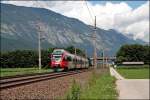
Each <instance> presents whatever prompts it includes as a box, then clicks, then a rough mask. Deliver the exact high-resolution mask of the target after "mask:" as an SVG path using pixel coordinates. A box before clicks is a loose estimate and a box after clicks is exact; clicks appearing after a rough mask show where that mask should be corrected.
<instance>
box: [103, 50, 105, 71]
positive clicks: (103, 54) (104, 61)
mask: <svg viewBox="0 0 150 100" xmlns="http://www.w3.org/2000/svg"><path fill="white" fill-rule="evenodd" d="M104 60H105V58H104V49H103V68H104V62H105V61H104Z"/></svg>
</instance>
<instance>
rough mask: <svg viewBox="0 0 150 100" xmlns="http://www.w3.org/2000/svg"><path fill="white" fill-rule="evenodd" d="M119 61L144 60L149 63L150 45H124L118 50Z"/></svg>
mask: <svg viewBox="0 0 150 100" xmlns="http://www.w3.org/2000/svg"><path fill="white" fill-rule="evenodd" d="M116 57H117V63H122V62H124V61H129V62H132V61H135V62H138V61H143V62H144V63H145V64H149V63H150V62H149V57H150V47H149V46H148V45H145V46H143V45H139V44H132V45H123V46H122V47H121V48H120V49H119V51H118V52H117V56H116Z"/></svg>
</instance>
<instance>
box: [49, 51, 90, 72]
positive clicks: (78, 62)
mask: <svg viewBox="0 0 150 100" xmlns="http://www.w3.org/2000/svg"><path fill="white" fill-rule="evenodd" d="M50 66H51V68H52V69H58V68H60V69H64V70H68V69H75V68H88V67H89V62H88V59H87V58H84V57H81V56H76V55H74V54H71V53H69V52H67V51H66V50H64V49H54V51H53V53H52V54H51V62H50Z"/></svg>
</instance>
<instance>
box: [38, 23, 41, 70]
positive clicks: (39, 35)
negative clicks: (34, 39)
mask: <svg viewBox="0 0 150 100" xmlns="http://www.w3.org/2000/svg"><path fill="white" fill-rule="evenodd" d="M38 27H39V32H38V37H39V39H38V40H39V43H38V45H39V47H38V49H39V70H41V27H40V25H39V26H38Z"/></svg>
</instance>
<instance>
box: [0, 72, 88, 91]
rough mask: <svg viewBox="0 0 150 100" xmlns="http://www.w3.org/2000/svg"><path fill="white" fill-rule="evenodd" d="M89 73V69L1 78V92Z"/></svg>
mask: <svg viewBox="0 0 150 100" xmlns="http://www.w3.org/2000/svg"><path fill="white" fill-rule="evenodd" d="M86 71H89V69H82V70H76V71H68V72H58V73H45V74H36V75H23V76H16V77H11V78H9V77H6V78H0V90H1V89H7V88H12V87H17V86H20V85H26V84H30V83H34V82H39V81H44V80H49V79H55V78H58V77H64V76H68V75H73V74H78V73H82V72H86Z"/></svg>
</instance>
